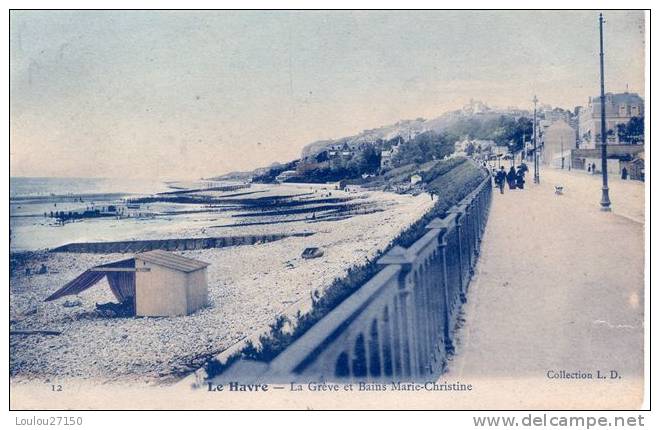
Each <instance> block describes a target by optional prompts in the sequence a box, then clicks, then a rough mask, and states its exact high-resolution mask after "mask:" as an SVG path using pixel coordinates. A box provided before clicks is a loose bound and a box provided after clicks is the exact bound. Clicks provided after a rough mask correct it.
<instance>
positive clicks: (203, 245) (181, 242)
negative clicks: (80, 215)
mask: <svg viewBox="0 0 660 430" xmlns="http://www.w3.org/2000/svg"><path fill="white" fill-rule="evenodd" d="M312 234H314V233H309V232H303V233H291V234H265V235H246V236H225V237H202V238H188V239H185V238H183V239H159V240H127V241H118V242H82V243H69V244H66V245H62V246H59V247H57V248H53V249H51V250H50V251H51V252H78V253H94V254H110V253H135V252H145V251H152V250H154V249H161V250H163V251H191V250H196V249H209V248H224V247H227V246H237V245H254V244H255V243H265V242H274V241H276V240H281V239H284V238H287V237H305V236H311V235H312Z"/></svg>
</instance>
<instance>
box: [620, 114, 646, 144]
mask: <svg viewBox="0 0 660 430" xmlns="http://www.w3.org/2000/svg"><path fill="white" fill-rule="evenodd" d="M617 134H618V135H619V141H621V142H625V143H631V144H637V143H640V142H644V117H643V116H636V117H633V118H630V121H628V123H627V124H619V125H617Z"/></svg>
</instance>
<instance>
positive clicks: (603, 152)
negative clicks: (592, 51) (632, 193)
mask: <svg viewBox="0 0 660 430" xmlns="http://www.w3.org/2000/svg"><path fill="white" fill-rule="evenodd" d="M598 21H599V23H600V161H601V171H602V174H603V194H602V196H601V199H600V210H602V211H605V212H609V211H611V210H612V208H611V207H610V205H611V204H612V203H611V202H610V189H609V187H608V186H607V133H606V129H607V127H606V124H605V66H604V61H603V60H604V57H605V54H604V53H603V14H602V13H601V14H600V16H599V17H598Z"/></svg>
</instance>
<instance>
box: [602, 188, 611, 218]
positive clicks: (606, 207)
mask: <svg viewBox="0 0 660 430" xmlns="http://www.w3.org/2000/svg"><path fill="white" fill-rule="evenodd" d="M611 206H612V202H610V189H609V188H608V187H603V196H602V197H601V199H600V210H601V212H611V211H612V208H611Z"/></svg>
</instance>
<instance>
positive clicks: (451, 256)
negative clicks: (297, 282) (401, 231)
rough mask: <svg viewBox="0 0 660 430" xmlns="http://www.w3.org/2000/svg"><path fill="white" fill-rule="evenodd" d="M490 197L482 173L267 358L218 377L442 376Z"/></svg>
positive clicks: (381, 378) (336, 378) (388, 378)
mask: <svg viewBox="0 0 660 430" xmlns="http://www.w3.org/2000/svg"><path fill="white" fill-rule="evenodd" d="M491 197H492V186H491V180H490V177H488V178H486V179H485V180H484V181H483V182H481V184H480V185H479V186H478V187H477V188H476V189H475V190H474V191H472V192H471V193H470V194H469V195H468V196H466V197H465V198H464V199H463V200H462V201H461V202H460V203H459V204H457V205H456V206H454V207H452V208H451V209H450V210H449V211H448V212H447V214H446V216H445V217H444V218H442V219H440V218H436V219H434V220H433V221H431V222H430V223H429V224H428V226H427V227H426V228H427V229H428V232H427V233H426V234H425V235H424V236H423V237H422V238H420V239H419V240H417V241H416V242H415V243H413V244H412V245H411V246H410V247H409V248H407V249H406V248H403V247H400V246H397V247H394V248H392V249H391V250H390V251H389V252H388V253H387V254H386V255H384V256H383V257H381V259H380V260H379V261H378V263H379V264H382V265H383V266H384V268H383V269H382V270H381V271H380V272H378V274H377V275H376V276H374V277H373V278H372V279H371V280H369V281H368V282H367V283H366V284H365V285H363V286H362V287H360V288H359V289H358V290H357V291H356V292H355V293H353V294H352V295H351V296H350V297H348V298H347V299H346V300H344V301H343V302H342V303H341V304H340V305H339V306H337V307H336V308H335V309H333V310H332V311H331V312H330V313H329V314H328V315H326V316H325V317H323V318H322V319H321V320H319V321H318V322H317V323H316V324H314V326H313V327H311V328H310V329H309V330H308V331H307V332H306V333H305V334H304V335H302V336H301V337H300V338H299V339H298V340H296V341H295V342H294V343H293V344H292V345H290V346H289V347H288V348H287V349H285V350H284V351H283V352H282V353H280V354H279V355H278V356H277V357H276V358H275V359H273V360H272V361H271V362H270V363H268V364H267V365H264V364H263V363H260V364H257V363H254V364H253V365H252V367H251V366H250V364H249V363H245V362H242V363H239V365H234V367H233V368H230V369H228V371H227V372H225V373H227V375H224V376H227V377H229V375H230V374H231V375H233V376H247V375H242V374H241V372H242V371H247V373H252V374H251V375H250V376H251V377H252V378H256V379H259V380H263V381H264V382H275V381H293V380H298V381H304V380H315V381H319V380H325V381H342V380H356V379H357V380H365V381H372V382H378V381H391V380H393V379H396V380H399V381H401V380H411V381H412V380H429V379H432V378H434V377H437V376H438V375H440V374H441V373H442V372H443V370H444V368H445V366H446V363H447V357H448V354H451V353H452V352H453V350H454V333H455V328H456V323H457V318H458V315H459V311H460V308H461V304H462V303H464V302H465V301H466V297H467V289H468V285H469V282H470V278H471V277H472V274H473V269H474V266H475V264H476V258H477V255H478V252H479V244H480V241H481V237H482V234H483V231H484V228H485V226H486V220H487V217H488V210H489V208H490V201H491Z"/></svg>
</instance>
